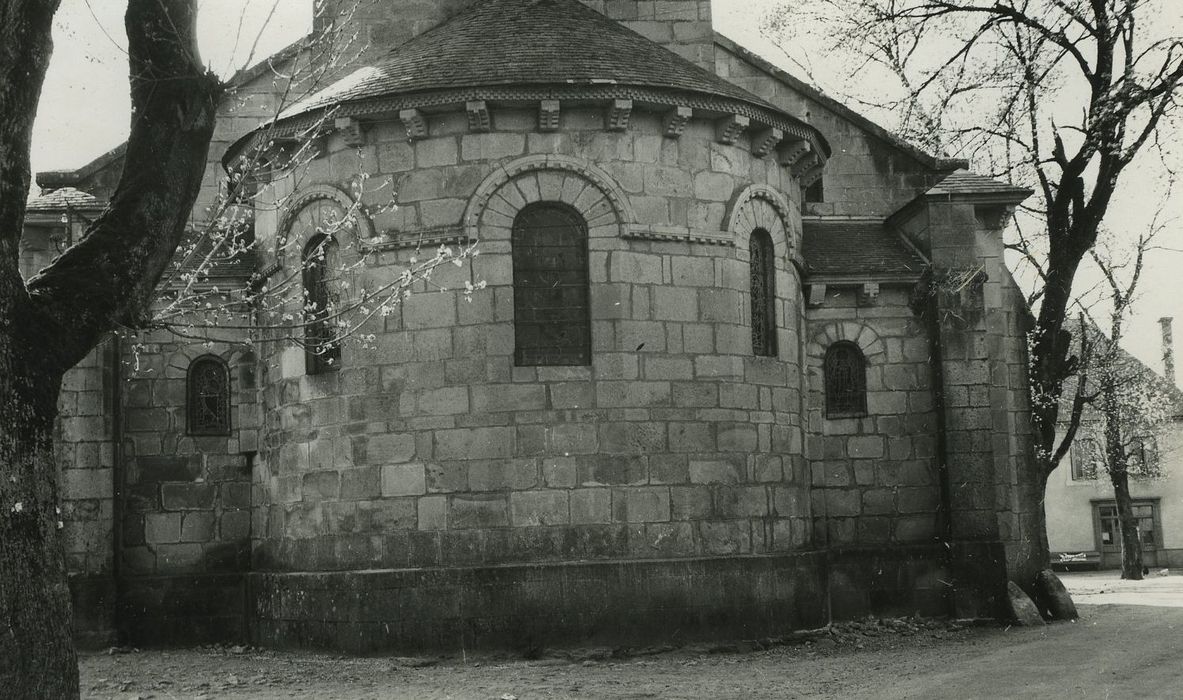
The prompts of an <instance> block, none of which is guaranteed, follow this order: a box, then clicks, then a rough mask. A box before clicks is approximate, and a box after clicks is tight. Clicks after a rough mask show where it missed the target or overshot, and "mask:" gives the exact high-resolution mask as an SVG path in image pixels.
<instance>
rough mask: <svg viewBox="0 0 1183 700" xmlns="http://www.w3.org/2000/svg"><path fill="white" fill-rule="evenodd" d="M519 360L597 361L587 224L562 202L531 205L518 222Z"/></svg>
mask: <svg viewBox="0 0 1183 700" xmlns="http://www.w3.org/2000/svg"><path fill="white" fill-rule="evenodd" d="M512 244H513V289H514V293H513V312H514V362H515V363H516V364H517V365H518V366H537V365H589V364H591V309H590V303H589V301H588V296H589V295H588V271H587V224H586V223H585V222H584V221H583V217H581V216H580V215H579V214H578V213H577V212H576V211H575V210H573V209H571V208H570V207H568V206H566V205H563V204H557V203H547V202H543V203H537V204H530V205H528V206H526V207H525V208H523V209H522V210H521V211H520V212H518V215H517V218H516V219H514V224H513V237H512Z"/></svg>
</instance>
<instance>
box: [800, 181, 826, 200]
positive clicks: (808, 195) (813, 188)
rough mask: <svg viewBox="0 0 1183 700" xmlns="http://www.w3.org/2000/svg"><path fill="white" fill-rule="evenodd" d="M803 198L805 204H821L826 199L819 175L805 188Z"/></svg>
mask: <svg viewBox="0 0 1183 700" xmlns="http://www.w3.org/2000/svg"><path fill="white" fill-rule="evenodd" d="M803 198H804V199H805V203H806V204H821V203H822V202H825V201H826V191H825V189H824V188H823V186H822V179H821V178H820V177H819V178H818V179H817V182H815V183H813V184H812V185H810V186H809V187H806V188H805V190H804V193H803Z"/></svg>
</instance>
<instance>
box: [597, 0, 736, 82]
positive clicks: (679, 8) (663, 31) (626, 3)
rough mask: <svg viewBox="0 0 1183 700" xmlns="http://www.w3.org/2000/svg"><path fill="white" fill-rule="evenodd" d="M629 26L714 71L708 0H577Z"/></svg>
mask: <svg viewBox="0 0 1183 700" xmlns="http://www.w3.org/2000/svg"><path fill="white" fill-rule="evenodd" d="M580 1H581V2H582V3H583V4H585V5H587V6H588V7H591V8H593V9H595V10H598V11H600V12H602V13H604V14H605V15H607V16H609V17H611V18H612V19H614V20H616V21H617V22H620V23H621V24H623V25H624V26H626V27H628V28H629V29H631V30H633V31H634V32H637V33H638V34H641V35H643V36H645V37H647V38H649V39H650V40H652V41H654V42H657V43H658V44H661V45H662V46H664V47H666V48H667V49H669V50H671V51H673V52H674V53H676V54H678V55H680V56H682V57H683V58H687V59H689V60H691V61H693V62H695V63H697V64H698V65H700V66H702V67H703V68H706V69H707V70H709V71H710V72H712V73H714V72H715V30H714V27H713V26H712V25H711V0H656V1H655V0H580Z"/></svg>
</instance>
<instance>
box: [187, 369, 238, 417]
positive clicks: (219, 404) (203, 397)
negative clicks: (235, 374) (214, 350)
mask: <svg viewBox="0 0 1183 700" xmlns="http://www.w3.org/2000/svg"><path fill="white" fill-rule="evenodd" d="M185 403H186V407H185V413H186V416H187V421H186V422H187V424H188V433H189V434H190V435H229V434H230V373H229V372H228V371H227V370H226V365H225V363H223V362H222V360H220V359H219V358H217V357H214V356H213V355H203V356H201V357H199V358H197V359H196V360H193V362H191V363H190V364H189V376H188V378H187V388H186V397H185Z"/></svg>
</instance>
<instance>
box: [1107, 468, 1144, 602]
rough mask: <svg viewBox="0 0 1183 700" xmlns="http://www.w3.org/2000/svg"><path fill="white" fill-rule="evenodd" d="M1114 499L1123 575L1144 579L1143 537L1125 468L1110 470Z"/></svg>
mask: <svg viewBox="0 0 1183 700" xmlns="http://www.w3.org/2000/svg"><path fill="white" fill-rule="evenodd" d="M1109 477H1110V480H1111V481H1112V482H1113V499H1114V500H1115V501H1116V502H1117V523H1118V529H1119V530H1120V531H1121V577H1122V578H1124V579H1129V580H1131V581H1141V580H1142V538H1141V536H1140V533H1139V532H1138V518H1136V517H1135V516H1134V504H1133V501H1132V499H1131V497H1130V475H1129V472H1127V471H1126V470H1125V469H1124V468H1123V469H1121V470H1120V471H1110V472H1109Z"/></svg>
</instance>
